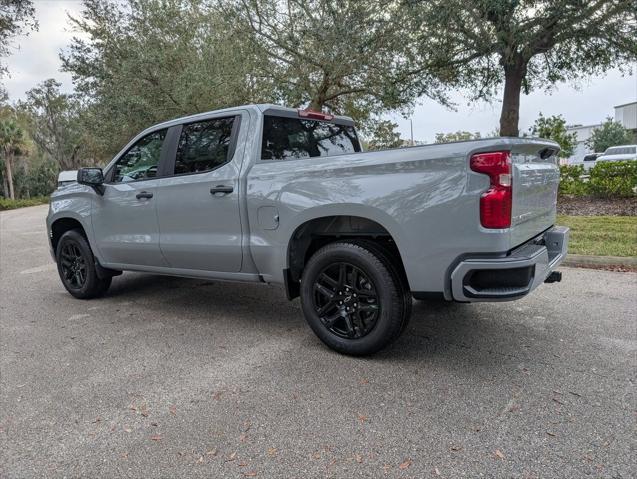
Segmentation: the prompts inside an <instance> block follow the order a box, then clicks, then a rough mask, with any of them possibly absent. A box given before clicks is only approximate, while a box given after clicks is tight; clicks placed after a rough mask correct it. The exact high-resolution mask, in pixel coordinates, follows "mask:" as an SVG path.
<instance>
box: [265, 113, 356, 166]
mask: <svg viewBox="0 0 637 479" xmlns="http://www.w3.org/2000/svg"><path fill="white" fill-rule="evenodd" d="M358 151H361V147H360V143H359V141H358V137H357V136H356V130H355V129H354V127H353V126H348V125H336V124H334V123H329V122H325V121H316V120H301V119H298V118H285V117H278V116H269V115H266V116H265V117H264V119H263V139H262V142H261V159H262V160H297V159H301V158H314V157H317V156H337V155H345V154H347V153H355V152H358Z"/></svg>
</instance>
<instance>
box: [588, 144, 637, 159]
mask: <svg viewBox="0 0 637 479" xmlns="http://www.w3.org/2000/svg"><path fill="white" fill-rule="evenodd" d="M630 160H637V145H621V146H611V147H610V148H606V151H605V152H604V154H603V155H602V156H600V157H599V158H597V162H600V161H630Z"/></svg>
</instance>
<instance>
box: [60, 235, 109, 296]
mask: <svg viewBox="0 0 637 479" xmlns="http://www.w3.org/2000/svg"><path fill="white" fill-rule="evenodd" d="M55 258H56V261H57V266H58V273H59V275H60V279H61V280H62V284H63V285H64V287H65V288H66V290H67V291H68V292H69V293H71V294H72V295H73V296H75V297H76V298H78V299H90V298H95V297H97V296H101V295H102V294H104V293H105V292H106V290H107V289H108V288H109V286H110V285H111V281H112V278H111V277H107V278H100V277H99V276H98V275H97V271H96V269H95V258H94V257H93V252H92V251H91V247H90V246H89V244H88V241H86V238H84V236H83V235H82V233H80V232H79V231H77V230H70V231H67V232H66V233H64V234H63V235H62V237H61V238H60V240H59V241H58V245H57V248H56V252H55Z"/></svg>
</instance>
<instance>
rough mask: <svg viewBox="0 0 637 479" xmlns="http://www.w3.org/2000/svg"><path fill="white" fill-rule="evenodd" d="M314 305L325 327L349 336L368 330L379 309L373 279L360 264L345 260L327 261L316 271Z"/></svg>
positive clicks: (372, 324) (360, 335)
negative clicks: (331, 262) (324, 265)
mask: <svg viewBox="0 0 637 479" xmlns="http://www.w3.org/2000/svg"><path fill="white" fill-rule="evenodd" d="M314 308H315V310H316V314H317V315H318V317H319V319H320V320H321V323H323V325H324V326H325V328H327V330H328V331H330V332H331V333H333V334H335V335H337V336H339V337H341V338H349V339H358V338H362V337H363V336H366V335H367V334H369V333H370V332H371V331H372V330H373V329H374V326H376V323H377V321H378V317H379V315H380V312H381V304H380V301H379V298H378V294H377V293H376V286H375V285H374V283H373V282H372V281H371V280H370V278H369V276H368V275H367V274H365V272H364V271H363V270H362V269H361V268H358V267H356V266H354V265H353V264H350V263H346V262H339V263H333V264H330V265H329V266H327V267H326V268H324V269H323V271H321V273H320V274H319V275H318V277H317V278H316V280H315V281H314Z"/></svg>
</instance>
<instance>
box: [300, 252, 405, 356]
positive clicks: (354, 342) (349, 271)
mask: <svg viewBox="0 0 637 479" xmlns="http://www.w3.org/2000/svg"><path fill="white" fill-rule="evenodd" d="M388 261H389V257H388V256H387V255H382V254H379V252H378V251H376V250H375V249H374V248H366V247H365V246H364V245H363V244H359V243H356V242H355V241H352V242H345V241H343V242H340V241H339V242H335V243H331V244H328V245H327V246H324V247H323V248H321V249H320V250H319V251H317V252H316V253H315V254H314V255H313V256H312V257H311V258H310V260H309V261H308V263H307V265H306V267H305V270H304V271H303V277H302V279H301V306H302V308H303V313H304V315H305V319H306V320H307V322H308V324H309V325H310V327H311V328H312V330H313V331H314V332H315V333H316V335H317V336H318V337H319V338H320V339H321V340H322V341H323V342H324V343H325V344H326V345H327V346H329V347H330V348H332V349H334V350H336V351H338V352H340V353H344V354H350V355H354V356H360V355H367V354H372V353H375V352H377V351H379V350H380V349H382V348H384V347H385V346H387V345H388V344H389V343H391V342H392V341H394V340H395V339H396V338H397V337H398V336H399V335H400V333H401V331H402V330H403V329H404V328H403V326H404V324H405V323H406V322H407V320H408V319H409V308H408V307H406V305H405V304H404V303H405V301H406V298H408V295H406V294H405V290H404V283H403V282H402V281H401V278H400V277H398V274H397V272H396V271H397V270H396V268H394V267H393V266H392V265H391V264H388ZM408 299H409V301H411V298H408Z"/></svg>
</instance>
